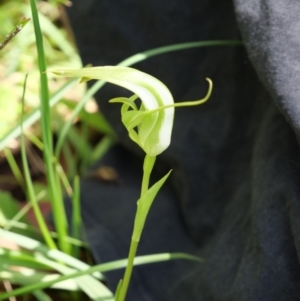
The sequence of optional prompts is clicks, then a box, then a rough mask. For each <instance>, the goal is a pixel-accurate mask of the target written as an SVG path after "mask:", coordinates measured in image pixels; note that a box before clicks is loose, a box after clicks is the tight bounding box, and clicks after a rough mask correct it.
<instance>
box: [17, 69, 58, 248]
mask: <svg viewBox="0 0 300 301" xmlns="http://www.w3.org/2000/svg"><path fill="white" fill-rule="evenodd" d="M26 82H27V75H26V77H25V82H24V89H23V95H22V113H21V116H22V118H21V131H23V128H22V124H23V112H24V99H25V91H26ZM21 157H22V164H23V170H24V176H25V181H26V185H27V193H28V198H29V200H30V203H31V204H32V207H33V210H34V214H35V217H36V220H37V222H38V225H39V227H40V229H41V232H42V234H43V237H44V239H45V242H46V243H47V245H48V246H49V247H50V248H53V249H56V245H55V243H54V240H53V239H52V237H51V235H50V232H49V230H48V228H47V225H46V222H45V220H44V217H43V215H42V213H41V210H40V207H39V205H38V203H37V200H36V196H35V192H34V189H33V184H32V180H31V177H30V172H29V167H28V162H27V156H26V149H25V139H24V135H23V134H22V135H21Z"/></svg>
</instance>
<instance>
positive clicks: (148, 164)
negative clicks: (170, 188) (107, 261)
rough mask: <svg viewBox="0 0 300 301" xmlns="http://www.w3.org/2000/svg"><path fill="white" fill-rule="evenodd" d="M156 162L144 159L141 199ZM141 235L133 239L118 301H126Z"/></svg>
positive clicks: (150, 157)
mask: <svg viewBox="0 0 300 301" xmlns="http://www.w3.org/2000/svg"><path fill="white" fill-rule="evenodd" d="M155 161H156V157H153V156H149V155H146V157H145V159H144V165H143V179H142V188H141V197H142V196H143V195H144V194H145V193H146V192H147V190H148V188H149V181H150V176H151V172H152V170H153V166H154V163H155ZM136 214H137V213H136ZM136 218H137V217H136ZM134 228H135V224H134ZM135 232H136V231H135V229H133V233H135ZM141 234H142V230H141V231H140V233H139V236H138V237H137V238H134V239H133V238H132V239H131V243H130V248H129V255H128V263H127V266H126V269H125V274H124V278H123V281H122V284H121V288H120V290H119V293H118V296H117V297H118V299H117V301H124V300H125V297H126V294H127V290H128V286H129V282H130V278H131V274H132V270H133V262H134V258H135V254H136V251H137V248H138V245H139V242H140V237H141Z"/></svg>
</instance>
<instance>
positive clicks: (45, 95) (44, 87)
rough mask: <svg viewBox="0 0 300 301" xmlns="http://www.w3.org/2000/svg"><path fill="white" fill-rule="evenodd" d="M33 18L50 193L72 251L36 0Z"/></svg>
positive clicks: (32, 4)
mask: <svg viewBox="0 0 300 301" xmlns="http://www.w3.org/2000/svg"><path fill="white" fill-rule="evenodd" d="M30 7H31V12H32V19H33V24H34V31H35V37H36V46H37V52H38V65H39V70H40V81H41V128H42V137H43V143H44V150H43V155H44V161H45V164H46V175H47V180H48V185H49V193H50V198H51V203H52V207H53V216H54V223H55V227H56V230H57V234H58V245H59V247H60V249H61V250H62V251H64V252H66V253H69V251H70V245H69V244H68V243H66V241H65V239H64V237H65V236H67V221H66V214H65V208H64V206H63V199H62V194H61V189H60V183H59V181H57V177H56V176H55V172H54V167H53V162H52V157H53V142H52V133H51V114H50V106H49V90H48V80H47V74H46V69H47V67H46V60H45V53H44V46H43V38H42V33H41V29H40V24H39V18H38V12H37V7H36V1H35V0H30Z"/></svg>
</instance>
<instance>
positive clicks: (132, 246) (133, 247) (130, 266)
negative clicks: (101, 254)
mask: <svg viewBox="0 0 300 301" xmlns="http://www.w3.org/2000/svg"><path fill="white" fill-rule="evenodd" d="M138 245H139V241H134V240H131V244H130V249H129V255H128V263H127V266H126V270H125V274H124V278H123V281H122V284H121V289H120V293H119V295H118V300H117V301H124V300H125V297H126V294H127V290H128V286H129V282H130V278H131V274H132V270H133V262H134V258H135V254H136V251H137V248H138Z"/></svg>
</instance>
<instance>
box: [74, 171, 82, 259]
mask: <svg viewBox="0 0 300 301" xmlns="http://www.w3.org/2000/svg"><path fill="white" fill-rule="evenodd" d="M72 205H73V206H72V210H73V211H72V237H74V238H75V239H78V240H80V227H81V225H82V221H81V210H80V183H79V176H75V178H74V193H73V197H72ZM78 255H79V248H78V247H77V246H75V245H74V246H73V256H74V257H76V258H78Z"/></svg>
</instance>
